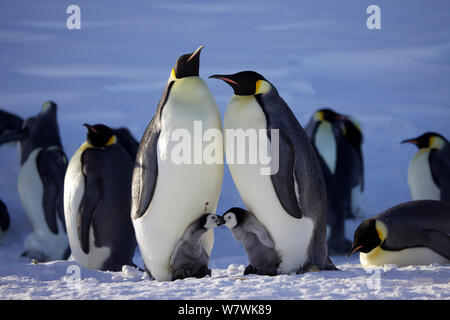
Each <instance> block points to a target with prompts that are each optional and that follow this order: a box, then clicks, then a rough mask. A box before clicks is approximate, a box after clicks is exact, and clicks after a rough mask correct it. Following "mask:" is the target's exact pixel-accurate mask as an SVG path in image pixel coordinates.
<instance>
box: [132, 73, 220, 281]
mask: <svg viewBox="0 0 450 320" xmlns="http://www.w3.org/2000/svg"><path fill="white" fill-rule="evenodd" d="M194 91H195V94H194ZM194 121H201V124H202V128H203V132H205V130H207V129H211V128H212V129H216V130H218V132H220V133H221V132H222V125H221V121H220V113H219V110H218V108H217V105H216V103H215V101H214V99H213V97H212V95H211V93H210V92H209V89H208V88H207V86H206V84H205V83H204V82H203V80H201V79H199V78H197V77H188V78H183V79H181V80H177V81H176V82H175V84H174V85H173V87H172V89H171V92H170V95H169V98H168V101H167V102H166V104H165V106H164V109H163V112H162V118H161V124H162V128H161V133H160V136H159V139H158V148H157V154H158V181H157V184H156V188H155V192H154V194H153V198H152V202H151V205H150V206H149V208H148V209H147V211H146V213H145V214H144V215H143V216H142V217H141V218H139V219H133V225H134V228H135V232H136V239H137V241H138V244H139V248H140V250H141V253H142V257H143V260H144V262H145V265H146V266H147V268H149V269H150V272H151V274H152V276H153V277H154V278H155V279H157V280H160V281H164V280H171V277H172V270H171V268H170V264H169V261H170V257H171V255H172V252H173V249H174V248H175V245H176V244H177V242H178V241H179V240H180V238H181V237H182V235H183V233H184V231H185V230H186V228H187V226H188V225H189V224H190V223H192V222H193V221H194V220H196V219H197V218H199V217H200V216H201V215H202V214H203V213H205V204H206V203H208V206H207V210H208V212H211V213H215V211H216V207H217V202H218V200H219V195H220V190H221V187H222V178H223V142H222V136H221V135H220V141H218V142H217V149H216V152H219V154H218V158H220V162H218V163H214V164H206V163H200V164H194V162H193V161H192V164H183V163H182V164H175V163H174V162H173V159H172V150H173V147H174V146H176V145H179V143H180V142H179V141H172V139H171V135H172V133H173V132H174V130H177V129H180V128H182V129H186V130H187V131H188V132H189V133H190V135H191V138H194ZM210 143H211V142H207V143H203V147H204V146H205V145H208V144H210ZM194 144H195V142H194V140H192V143H191V148H190V149H191V156H192V157H191V159H194V149H195V148H196V147H195V146H194ZM197 147H198V146H197ZM203 240H204V241H203V243H204V246H205V249H206V251H207V252H208V254H210V252H211V250H212V246H213V242H214V233H213V231H212V230H211V231H208V232H206V233H205V235H204V236H203Z"/></svg>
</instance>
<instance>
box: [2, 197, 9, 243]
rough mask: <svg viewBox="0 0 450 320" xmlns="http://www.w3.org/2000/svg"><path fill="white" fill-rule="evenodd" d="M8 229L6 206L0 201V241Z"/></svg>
mask: <svg viewBox="0 0 450 320" xmlns="http://www.w3.org/2000/svg"><path fill="white" fill-rule="evenodd" d="M8 228H9V214H8V208H7V207H6V204H5V203H4V202H3V201H2V200H0V240H1V238H3V235H4V234H5V232H6V230H8Z"/></svg>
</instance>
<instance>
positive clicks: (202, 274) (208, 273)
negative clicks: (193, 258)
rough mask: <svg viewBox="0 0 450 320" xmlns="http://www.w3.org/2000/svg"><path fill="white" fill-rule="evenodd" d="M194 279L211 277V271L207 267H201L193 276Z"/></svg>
mask: <svg viewBox="0 0 450 320" xmlns="http://www.w3.org/2000/svg"><path fill="white" fill-rule="evenodd" d="M193 276H194V277H196V278H203V277H205V276H211V269H209V268H208V267H207V266H201V267H200V269H198V271H197V272H196V273H195V274H194V275H193Z"/></svg>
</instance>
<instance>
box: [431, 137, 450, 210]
mask: <svg viewBox="0 0 450 320" xmlns="http://www.w3.org/2000/svg"><path fill="white" fill-rule="evenodd" d="M429 160H430V168H431V175H432V177H433V181H434V183H436V185H437V186H439V188H440V190H441V200H442V201H446V202H450V144H447V145H446V146H445V147H444V148H443V149H441V150H431V152H430V158H429Z"/></svg>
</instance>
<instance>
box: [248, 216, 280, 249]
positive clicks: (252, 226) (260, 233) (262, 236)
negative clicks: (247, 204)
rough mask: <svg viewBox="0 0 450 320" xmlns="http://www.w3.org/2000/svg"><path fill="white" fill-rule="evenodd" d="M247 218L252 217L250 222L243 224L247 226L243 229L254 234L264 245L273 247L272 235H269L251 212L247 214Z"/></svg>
mask: <svg viewBox="0 0 450 320" xmlns="http://www.w3.org/2000/svg"><path fill="white" fill-rule="evenodd" d="M247 219H252V220H254V221H252V222H251V223H246V224H245V225H244V226H247V227H246V228H245V229H246V231H248V232H252V233H254V234H255V235H256V237H257V238H258V240H259V241H261V243H263V244H264V245H265V246H266V247H269V248H271V249H273V248H275V243H274V242H273V239H272V237H271V236H270V234H269V232H268V231H267V229H266V228H265V227H264V226H263V225H262V224H261V223H260V222H259V221H258V220H257V219H256V217H255V216H254V215H253V214H249V217H248V218H247Z"/></svg>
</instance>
